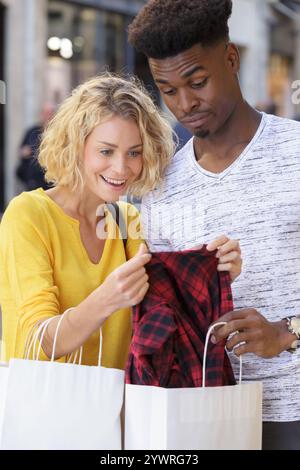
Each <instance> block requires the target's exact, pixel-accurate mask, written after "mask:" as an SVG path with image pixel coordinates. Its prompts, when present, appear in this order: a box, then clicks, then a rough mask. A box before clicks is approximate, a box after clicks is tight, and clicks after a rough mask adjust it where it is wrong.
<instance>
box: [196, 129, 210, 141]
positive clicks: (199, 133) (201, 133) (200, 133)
mask: <svg viewBox="0 0 300 470" xmlns="http://www.w3.org/2000/svg"><path fill="white" fill-rule="evenodd" d="M209 135H210V131H209V130H208V129H195V130H194V136H195V137H198V139H206V138H207V137H209Z"/></svg>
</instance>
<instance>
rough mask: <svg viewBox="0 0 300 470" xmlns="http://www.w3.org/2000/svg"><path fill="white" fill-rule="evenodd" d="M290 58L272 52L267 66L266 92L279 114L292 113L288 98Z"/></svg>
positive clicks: (288, 115) (286, 114) (288, 114)
mask: <svg viewBox="0 0 300 470" xmlns="http://www.w3.org/2000/svg"><path fill="white" fill-rule="evenodd" d="M292 66H293V63H292V60H291V58H289V57H287V56H283V55H281V54H275V53H273V54H272V55H271V57H270V61H269V67H268V92H269V96H270V100H271V101H272V102H273V103H274V105H275V106H276V110H277V114H278V115H279V116H287V117H290V116H291V115H292V114H293V109H292V103H291V98H290V90H291V74H292Z"/></svg>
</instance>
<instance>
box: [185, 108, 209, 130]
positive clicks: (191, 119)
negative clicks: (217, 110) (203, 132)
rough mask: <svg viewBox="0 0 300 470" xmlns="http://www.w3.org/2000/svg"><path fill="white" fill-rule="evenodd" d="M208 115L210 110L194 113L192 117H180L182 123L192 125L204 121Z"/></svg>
mask: <svg viewBox="0 0 300 470" xmlns="http://www.w3.org/2000/svg"><path fill="white" fill-rule="evenodd" d="M209 115H210V111H205V112H202V113H198V114H195V115H194V116H192V117H189V118H185V119H181V122H182V124H187V125H190V126H193V125H194V124H196V123H199V122H202V121H205V120H206V119H207V117H208V116H209Z"/></svg>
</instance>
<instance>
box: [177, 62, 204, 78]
mask: <svg viewBox="0 0 300 470" xmlns="http://www.w3.org/2000/svg"><path fill="white" fill-rule="evenodd" d="M199 70H201V71H203V70H205V67H203V66H202V65H195V67H193V68H191V69H190V70H187V71H186V72H184V73H183V74H182V77H183V78H188V77H190V76H191V75H193V74H194V73H195V72H199Z"/></svg>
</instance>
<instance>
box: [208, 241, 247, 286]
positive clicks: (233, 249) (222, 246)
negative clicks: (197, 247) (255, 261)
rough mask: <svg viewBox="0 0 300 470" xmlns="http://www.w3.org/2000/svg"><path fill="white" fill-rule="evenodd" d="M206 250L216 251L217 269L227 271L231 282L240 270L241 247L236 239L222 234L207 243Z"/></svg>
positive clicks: (241, 262)
mask: <svg viewBox="0 0 300 470" xmlns="http://www.w3.org/2000/svg"><path fill="white" fill-rule="evenodd" d="M207 249H208V251H214V250H218V251H217V254H216V256H217V258H218V259H219V264H218V271H229V274H230V279H231V282H233V281H234V280H235V279H236V278H237V277H238V276H239V275H240V274H241V272H242V264H243V261H242V257H241V248H240V244H239V241H238V240H231V239H230V238H228V237H226V235H222V236H221V237H219V238H217V239H216V240H214V241H213V242H211V243H209V244H208V245H207Z"/></svg>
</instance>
